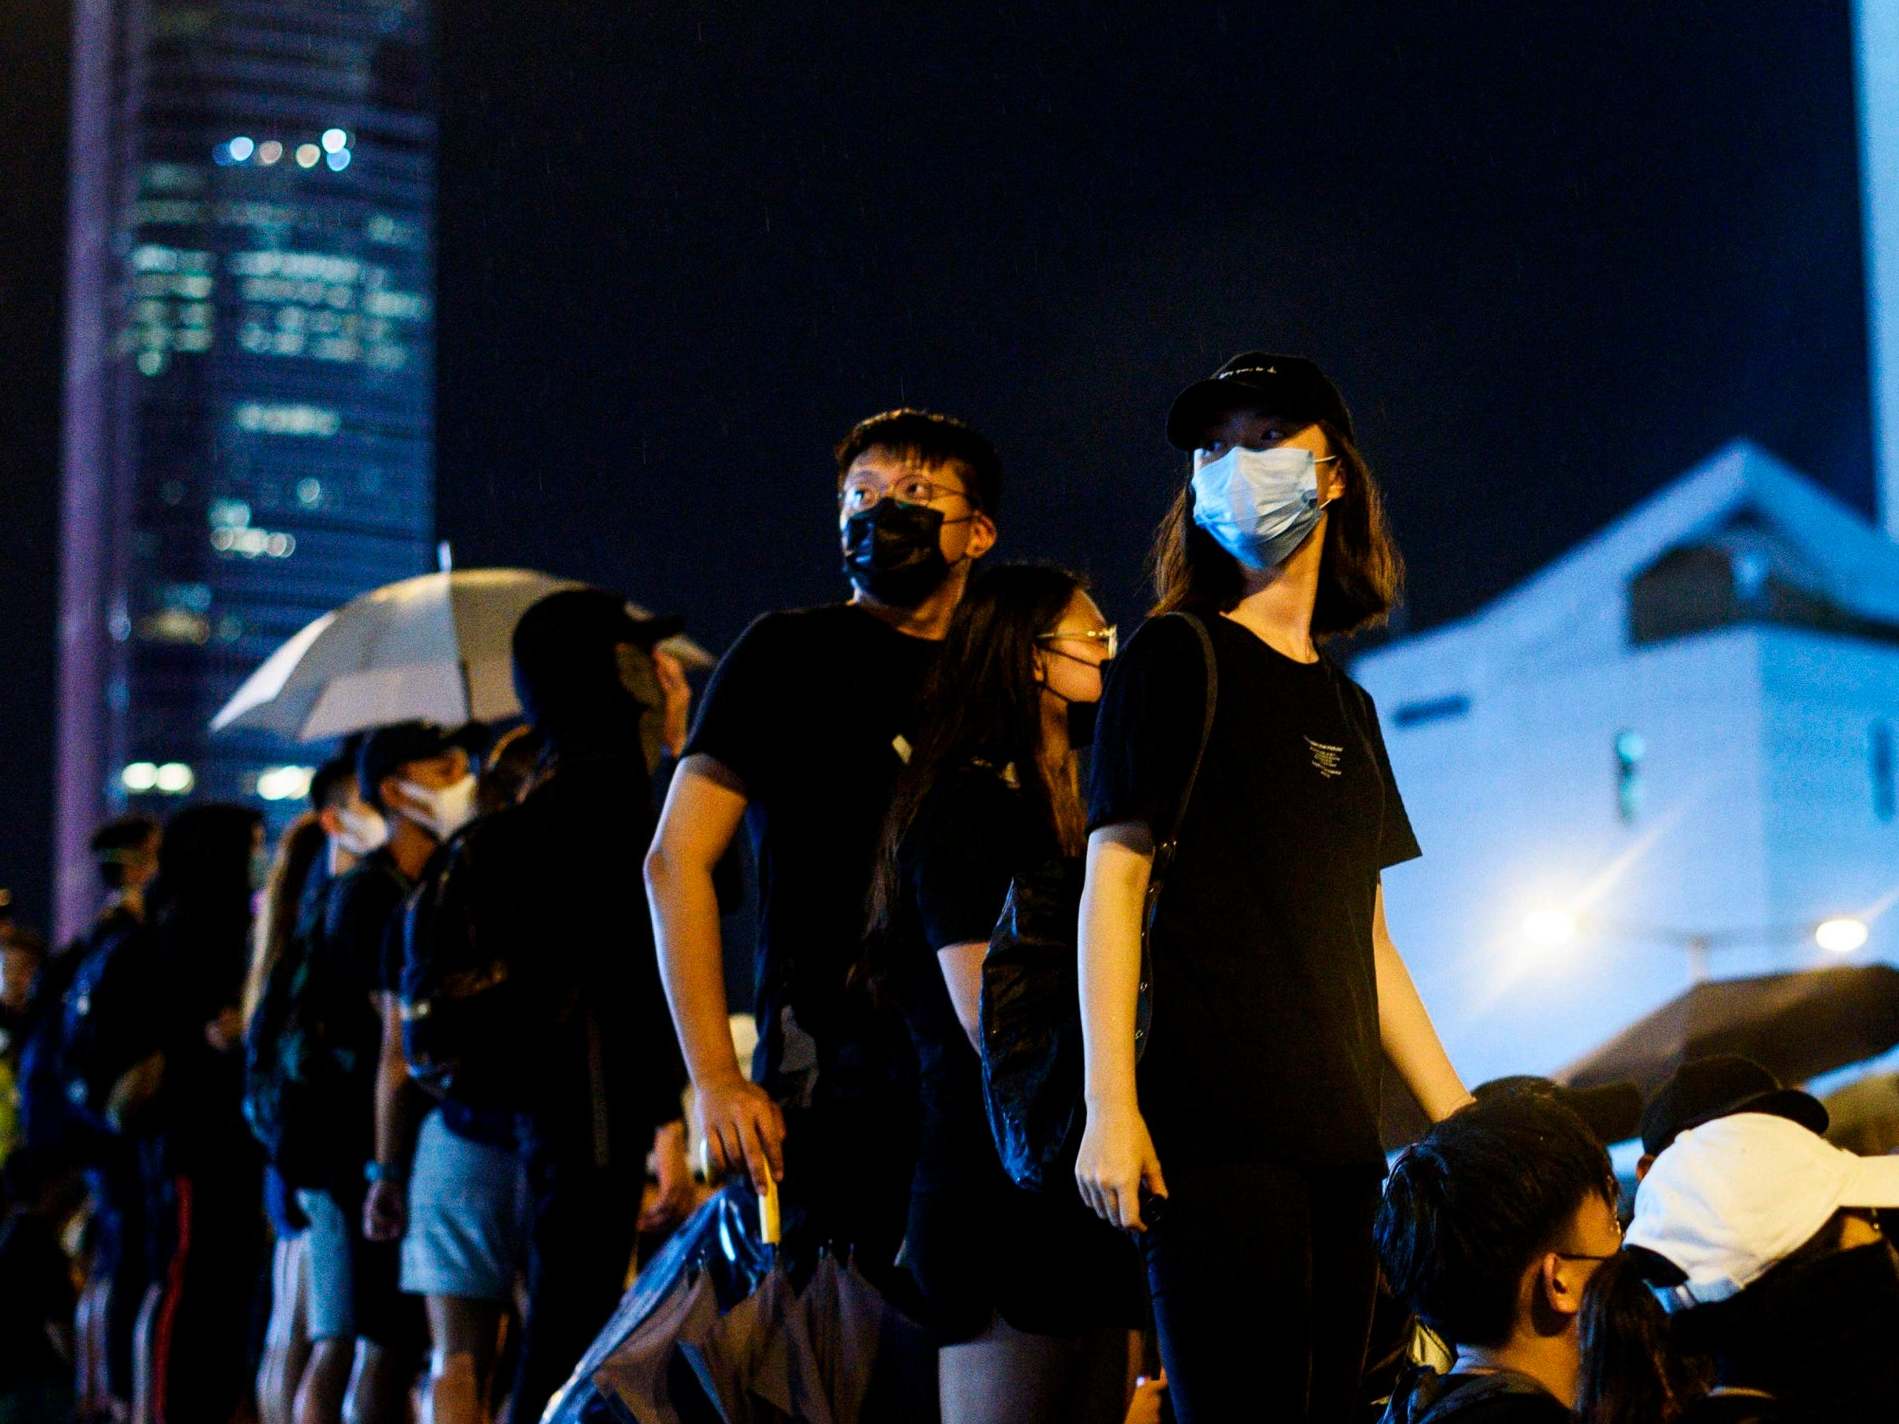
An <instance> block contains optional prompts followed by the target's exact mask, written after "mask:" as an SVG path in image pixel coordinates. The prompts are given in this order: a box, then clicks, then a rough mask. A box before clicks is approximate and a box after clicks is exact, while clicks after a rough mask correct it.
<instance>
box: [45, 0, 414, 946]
mask: <svg viewBox="0 0 1899 1424" xmlns="http://www.w3.org/2000/svg"><path fill="white" fill-rule="evenodd" d="M75 8H76V14H75V26H76V34H75V38H76V44H75V61H74V62H75V74H74V85H73V95H74V98H73V104H74V122H73V140H72V162H73V175H72V198H71V209H70V223H71V227H70V238H69V270H68V277H69V280H68V317H67V358H66V359H67V377H66V395H65V412H64V419H65V457H64V458H65V489H64V504H63V509H62V538H63V545H64V564H63V568H62V574H61V578H62V590H61V599H62V613H61V628H60V653H61V667H60V726H59V748H58V756H59V767H58V777H59V805H58V814H57V820H58V825H57V858H58V883H57V892H56V893H57V902H58V910H59V923H60V929H61V932H62V933H67V932H70V931H71V930H73V929H74V928H75V927H76V926H77V924H78V923H79V922H80V920H81V918H82V917H83V915H84V914H85V912H86V908H87V905H88V904H89V902H90V901H91V899H92V898H93V895H94V889H93V883H92V878H91V874H90V870H89V867H88V865H87V863H86V856H85V838H86V835H87V833H88V831H89V829H90V827H91V826H92V825H93V824H94V822H95V821H96V820H97V819H98V818H99V817H100V816H101V815H102V814H106V813H109V812H111V811H114V810H118V809H124V808H128V807H136V808H141V809H147V810H152V811H155V812H162V811H164V810H166V809H169V808H170V807H171V806H174V805H176V804H178V803H179V801H181V800H182V799H184V798H185V797H187V796H196V797H201V798H218V799H231V800H243V801H250V802H252V803H253V804H256V805H258V806H259V807H260V809H265V810H270V809H273V808H279V809H289V807H290V806H291V805H292V804H293V801H294V798H295V796H296V795H297V794H298V793H299V791H300V789H301V785H302V782H303V777H302V774H301V772H300V770H299V768H300V767H301V766H303V765H307V762H308V760H309V756H308V752H307V750H303V749H299V748H296V747H293V746H289V745H286V744H284V743H282V742H279V741H276V740H274V739H272V738H269V737H265V736H262V735H259V734H254V733H244V732H238V733H228V734H224V735H221V736H219V737H217V738H213V737H212V736H211V735H210V733H209V732H208V730H207V724H208V722H209V720H210V718H211V716H212V714H213V713H214V712H215V711H216V710H217V708H218V707H219V705H220V704H221V703H222V702H223V701H224V700H225V698H227V697H228V696H229V694H230V693H231V692H232V691H233V690H234V689H235V688H236V686H237V684H238V683H239V682H240V681H242V679H243V678H244V676H245V675H246V674H247V673H249V672H250V670H251V669H253V668H254V667H255V666H256V665H257V664H258V663H259V662H261V661H262V660H263V659H264V657H265V656H267V655H268V654H269V652H270V651H271V650H272V649H273V648H274V647H276V646H277V644H278V643H280V642H281V641H282V640H283V639H285V638H286V637H288V636H289V635H290V634H292V633H294V632H295V631H296V630H297V629H298V628H299V627H301V626H302V625H303V624H304V623H306V622H308V621H309V620H310V619H311V618H313V617H315V616H317V615H318V614H319V613H321V612H323V611H324V610H325V609H327V608H330V607H333V606H334V605H336V604H338V603H341V602H343V601H345V600H347V599H348V598H350V597H352V596H353V595H355V594H357V593H360V592H362V591H363V590H365V589H367V588H371V587H374V586H375V585H377V584H381V583H385V582H388V581H389V580H392V579H396V578H400V577H403V576H406V575H409V574H413V573H417V572H420V571H422V570H423V569H424V568H425V567H427V565H428V560H429V554H428V551H429V548H430V545H431V542H432V539H433V525H434V478H433V460H432V440H433V431H432V404H433V403H432V385H433V370H432V367H433V351H432V345H433V311H432V308H433V284H434V273H433V256H432V228H433V218H432V208H433V201H434V181H435V118H434V109H433V102H432V95H431V73H432V62H431V44H430V29H429V16H428V14H427V11H426V9H425V6H424V4H423V3H422V0H302V3H298V0H78V3H77V5H76V7H75Z"/></svg>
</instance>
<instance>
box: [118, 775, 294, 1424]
mask: <svg viewBox="0 0 1899 1424" xmlns="http://www.w3.org/2000/svg"><path fill="white" fill-rule="evenodd" d="M263 843H264V828H263V821H262V818H261V817H260V816H259V815H258V813H257V812H255V811H252V810H250V809H248V808H246V807H243V806H227V805H215V804H207V805H198V806H188V807H186V808H185V809H184V810H182V811H180V812H178V813H177V814H176V815H174V816H172V817H171V819H170V820H169V821H167V822H166V824H165V835H164V841H163V843H162V844H161V846H160V848H159V858H158V878H157V879H156V880H155V881H154V882H153V885H152V892H151V896H150V924H151V938H152V945H153V959H154V967H155V970H156V980H157V982H158V983H159V984H160V985H161V986H162V994H161V996H160V1000H159V1003H158V1004H157V1006H156V1007H157V1013H156V1014H155V1015H154V1018H155V1020H156V1027H157V1031H158V1033H159V1041H160V1045H161V1057H162V1069H161V1071H160V1073H159V1074H158V1077H157V1080H156V1081H157V1090H156V1096H155V1098H154V1100H153V1102H152V1105H151V1108H150V1111H149V1114H148V1115H146V1116H145V1117H144V1118H143V1119H142V1120H143V1121H145V1122H149V1123H150V1124H151V1131H150V1132H149V1133H148V1134H147V1136H146V1139H145V1141H144V1143H143V1144H142V1151H143V1156H144V1161H145V1166H146V1185H147V1201H148V1203H150V1206H149V1208H148V1209H149V1210H150V1211H151V1214H152V1220H153V1223H154V1229H155V1231H156V1232H157V1235H158V1241H159V1253H158V1255H157V1258H156V1264H157V1265H158V1270H157V1271H156V1273H155V1274H156V1276H157V1278H158V1280H159V1281H160V1284H161V1287H162V1294H161V1296H160V1299H159V1301H158V1303H157V1306H156V1309H155V1310H154V1312H153V1315H152V1317H151V1318H152V1321H153V1329H152V1384H151V1389H152V1398H153V1401H154V1404H153V1408H154V1417H155V1418H156V1419H157V1420H159V1421H160V1424H180V1422H181V1421H183V1420H188V1419H189V1420H198V1419H226V1418H229V1417H230V1415H231V1413H232V1411H233V1410H234V1409H236V1408H237V1407H239V1403H240V1401H241V1400H242V1399H243V1398H244V1397H245V1396H246V1395H247V1394H248V1393H249V1385H250V1382H251V1379H252V1377H253V1371H252V1369H251V1362H250V1358H249V1355H250V1334H251V1331H250V1325H251V1311H252V1306H253V1304H254V1302H255V1300H256V1294H257V1286H258V1282H259V1280H260V1279H261V1276H262V1273H263V1265H264V1255H265V1251H264V1229H263V1192H262V1183H263V1175H264V1174H263V1166H264V1163H263V1157H262V1154H261V1152H259V1151H258V1149H257V1145H256V1143H255V1141H254V1140H253V1139H252V1137H251V1134H250V1130H249V1128H248V1127H247V1126H246V1124H245V1122H244V1115H243V1098H244V1055H243V1027H244V1026H243V1016H242V1011H241V1009H240V1007H239V1005H240V1002H241V1000H242V998H243V992H244V980H245V973H246V970H247V968H248V966H249V962H250V935H251V896H252V893H253V891H254V890H255V889H256V888H258V886H259V885H260V884H261V880H262V876H261V873H260V869H259V865H260V861H261V860H262V855H263ZM127 1120H128V1121H130V1120H133V1119H132V1118H131V1117H130V1116H129V1115H127Z"/></svg>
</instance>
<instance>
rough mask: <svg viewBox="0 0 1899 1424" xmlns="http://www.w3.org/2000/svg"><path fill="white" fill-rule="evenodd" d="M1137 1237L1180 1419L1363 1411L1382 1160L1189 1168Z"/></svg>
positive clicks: (1337, 1416) (1309, 1416)
mask: <svg viewBox="0 0 1899 1424" xmlns="http://www.w3.org/2000/svg"><path fill="white" fill-rule="evenodd" d="M1167 1187H1168V1192H1169V1196H1168V1200H1167V1205H1166V1208H1165V1209H1164V1211H1163V1212H1162V1214H1161V1217H1160V1219H1159V1221H1158V1222H1157V1223H1155V1224H1154V1225H1152V1226H1150V1227H1149V1228H1148V1231H1147V1233H1146V1235H1145V1236H1144V1237H1143V1238H1142V1242H1141V1246H1142V1254H1143V1256H1144V1257H1145V1259H1146V1263H1147V1281H1148V1290H1149V1292H1150V1294H1151V1295H1152V1297H1153V1302H1154V1319H1155V1324H1156V1326H1157V1327H1158V1328H1159V1332H1160V1353H1161V1363H1162V1364H1163V1365H1165V1366H1166V1368H1167V1393H1168V1397H1169V1400H1170V1401H1171V1403H1172V1405H1173V1410H1174V1414H1175V1417H1176V1418H1178V1419H1179V1420H1180V1421H1181V1424H1194V1421H1196V1420H1198V1421H1201V1424H1205V1422H1206V1421H1209V1420H1225V1419H1240V1418H1245V1419H1271V1420H1275V1421H1287V1424H1290V1421H1296V1420H1318V1421H1324V1424H1335V1421H1339V1420H1346V1419H1353V1418H1357V1417H1360V1416H1362V1414H1363V1412H1364V1409H1363V1402H1362V1400H1361V1397H1360V1395H1361V1379H1360V1377H1361V1375H1362V1373H1363V1370H1364V1363H1365V1341H1366V1336H1367V1334H1368V1333H1369V1331H1370V1328H1371V1313H1372V1300H1373V1293H1374V1291H1375V1290H1376V1287H1377V1279H1378V1263H1377V1256H1376V1254H1375V1252H1374V1250H1373V1246H1372V1234H1371V1223H1372V1215H1373V1213H1374V1212H1375V1211H1376V1210H1377V1208H1378V1198H1379V1178H1378V1172H1377V1169H1376V1168H1375V1167H1355V1168H1352V1169H1349V1170H1326V1171H1308V1170H1302V1169H1299V1168H1293V1167H1282V1166H1275V1165H1269V1164H1261V1163H1253V1164H1247V1165H1242V1166H1228V1167H1201V1168H1195V1167H1192V1166H1186V1165H1182V1166H1181V1167H1178V1168H1170V1169H1169V1170H1168V1173H1167Z"/></svg>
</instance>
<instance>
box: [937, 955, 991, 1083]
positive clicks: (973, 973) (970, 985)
mask: <svg viewBox="0 0 1899 1424" xmlns="http://www.w3.org/2000/svg"><path fill="white" fill-rule="evenodd" d="M987 953H989V946H988V945H986V944H984V943H982V942H981V941H976V942H973V943H970V944H946V945H944V946H943V947H942V948H941V949H939V950H937V952H936V962H937V963H938V964H939V965H941V966H942V968H943V983H944V984H945V985H946V986H947V987H948V989H949V996H950V1004H951V1006H952V1007H953V1008H954V1009H955V1010H956V1022H958V1023H959V1024H961V1025H962V1026H963V1032H964V1033H965V1034H967V1035H968V1036H969V1046H970V1047H971V1048H973V1049H975V1050H976V1055H977V1057H981V1056H982V959H983V956H984V955H985V954H987Z"/></svg>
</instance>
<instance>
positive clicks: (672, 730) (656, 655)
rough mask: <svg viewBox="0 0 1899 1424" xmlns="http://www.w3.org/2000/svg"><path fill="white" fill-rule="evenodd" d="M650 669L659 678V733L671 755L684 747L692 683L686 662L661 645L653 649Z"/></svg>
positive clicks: (678, 754) (689, 712) (687, 729)
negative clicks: (660, 701) (688, 677)
mask: <svg viewBox="0 0 1899 1424" xmlns="http://www.w3.org/2000/svg"><path fill="white" fill-rule="evenodd" d="M653 671H654V673H655V674H656V675H657V677H658V680H659V690H660V695H661V696H662V697H664V699H665V701H664V703H663V704H662V706H661V708H660V715H661V718H662V719H663V720H662V722H661V731H660V737H661V740H663V741H664V742H665V743H666V748H667V750H668V751H670V752H671V753H672V754H673V755H674V756H680V755H683V754H684V752H685V750H686V734H687V732H688V731H689V730H690V729H691V726H692V684H691V683H689V682H687V681H686V665H685V664H684V663H682V662H680V661H679V659H678V658H676V657H674V656H673V655H672V654H671V653H669V652H666V651H665V650H663V649H661V648H654V649H653Z"/></svg>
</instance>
